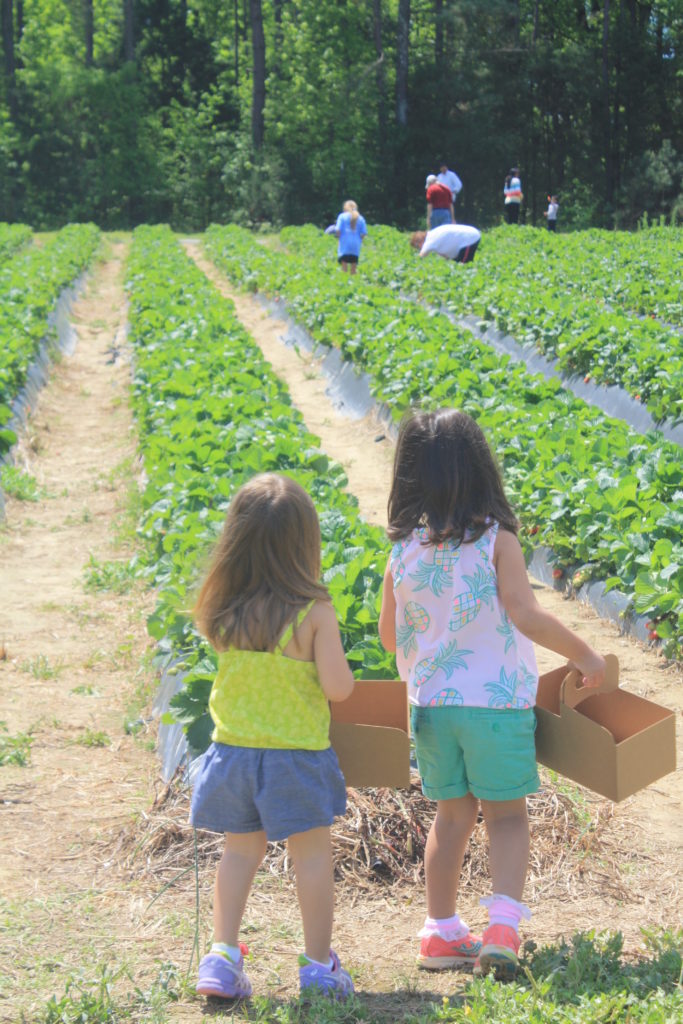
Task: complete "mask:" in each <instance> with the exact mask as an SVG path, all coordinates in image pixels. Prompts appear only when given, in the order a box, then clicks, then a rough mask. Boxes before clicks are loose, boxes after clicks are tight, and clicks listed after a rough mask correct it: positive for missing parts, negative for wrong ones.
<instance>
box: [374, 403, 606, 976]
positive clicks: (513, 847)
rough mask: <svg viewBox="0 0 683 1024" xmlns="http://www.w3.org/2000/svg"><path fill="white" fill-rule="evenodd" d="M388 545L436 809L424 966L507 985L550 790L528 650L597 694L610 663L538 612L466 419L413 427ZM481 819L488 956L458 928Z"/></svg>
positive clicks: (388, 616) (509, 515) (440, 415)
mask: <svg viewBox="0 0 683 1024" xmlns="http://www.w3.org/2000/svg"><path fill="white" fill-rule="evenodd" d="M388 534H389V538H390V539H391V540H393V541H394V542H395V543H394V547H393V550H392V552H391V557H390V559H389V562H388V564H387V569H386V573H385V576H384V588H383V593H382V610H381V614H380V620H379V632H380V637H381V639H382V642H383V644H384V646H385V647H386V648H387V650H390V651H396V662H397V665H398V670H399V673H400V675H401V678H402V679H405V680H407V682H408V692H409V700H410V704H411V731H412V735H413V737H414V740H415V749H416V754H417V763H418V767H419V770H420V775H421V777H422V789H423V792H424V793H425V795H426V796H427V797H429V798H430V799H431V800H434V801H436V817H435V819H434V822H433V823H432V827H431V829H430V832H429V836H428V838H427V844H426V848H425V875H426V884H427V915H428V916H427V920H426V921H425V925H424V928H423V929H422V931H421V932H420V936H421V938H422V943H421V946H420V953H419V956H418V963H419V964H420V966H421V967H426V968H428V969H432V970H434V969H441V968H444V967H455V966H458V965H459V964H463V963H474V965H475V971H476V972H478V973H486V972H487V971H490V970H493V971H494V972H495V974H496V976H497V977H499V978H502V979H505V978H510V977H512V976H513V975H514V973H515V971H516V969H517V951H518V949H519V936H518V933H517V928H518V924H519V921H520V919H521V918H522V917H528V916H529V911H528V908H527V907H526V906H525V905H524V904H523V903H522V902H521V901H522V895H523V889H524V881H525V878H526V872H527V864H528V858H529V821H528V818H527V809H526V796H527V794H529V793H533V792H535V791H536V790H537V789H538V786H539V780H538V773H537V771H536V755H535V747H534V730H535V717H534V704H535V698H536V687H537V683H538V672H537V669H536V659H535V656H534V650H533V644H532V641H534V642H535V643H538V644H540V645H541V646H542V647H547V648H549V649H550V650H551V651H556V652H557V653H558V654H561V655H563V656H564V657H566V658H568V659H570V660H571V661H572V662H573V663H574V665H575V666H576V667H577V668H578V669H579V670H580V671H581V672H582V674H583V677H584V679H583V681H584V684H585V685H586V686H596V685H598V684H599V683H600V682H601V680H602V679H603V677H604V673H605V662H604V659H603V658H602V657H601V656H600V655H599V654H597V653H596V652H595V651H594V650H592V648H590V647H589V646H588V644H586V643H584V642H583V641H582V640H580V639H579V637H578V636H576V635H575V634H574V633H572V632H571V631H570V630H568V629H566V628H565V626H563V625H562V623H561V622H560V621H559V620H558V619H556V618H555V617H554V616H553V615H551V614H550V613H548V612H546V611H544V610H543V609H542V608H541V607H540V605H539V604H538V603H537V601H536V598H535V596H534V592H533V590H532V589H531V586H530V584H529V580H528V577H527V574H526V567H525V564H524V556H523V554H522V549H521V547H520V544H519V541H518V539H517V520H516V518H515V515H514V513H513V511H512V509H511V508H510V505H509V504H508V501H507V498H506V496H505V493H504V490H503V484H502V480H501V477H500V473H499V470H498V467H497V465H496V462H495V460H494V457H493V454H492V452H491V450H490V448H489V446H488V444H487V441H486V438H485V437H484V434H483V433H482V431H481V429H480V428H479V426H478V425H477V424H476V422H475V421H474V420H473V419H472V418H471V417H470V416H468V415H467V414H466V413H463V412H459V411H456V410H455V409H442V410H440V411H438V412H422V413H413V414H411V415H410V416H408V418H407V419H405V420H404V422H403V423H402V425H401V429H400V431H399V437H398V442H397V446H396V453H395V459H394V476H393V484H392V488H391V493H390V496H389V528H388ZM480 803H481V810H482V813H483V816H484V822H485V824H486V829H487V831H488V837H489V845H490V851H489V863H490V868H491V875H492V882H493V893H492V895H491V896H489V897H486V898H485V899H483V900H482V903H483V904H484V905H485V906H487V907H488V908H489V926H488V928H487V929H486V931H485V932H484V935H483V936H482V939H481V940H480V939H478V938H476V937H475V936H473V935H471V934H470V931H469V928H468V927H467V925H466V924H465V923H464V922H463V921H462V920H461V918H460V917H459V915H458V914H457V912H456V897H457V892H458V882H459V877H460V871H461V868H462V863H463V858H464V855H465V849H466V847H467V842H468V840H469V837H470V835H471V833H472V830H473V828H474V825H475V823H476V821H477V815H478V811H479V806H480Z"/></svg>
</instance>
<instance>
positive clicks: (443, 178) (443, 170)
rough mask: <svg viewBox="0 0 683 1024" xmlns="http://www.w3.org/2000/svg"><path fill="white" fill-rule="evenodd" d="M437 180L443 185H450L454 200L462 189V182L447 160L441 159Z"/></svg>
mask: <svg viewBox="0 0 683 1024" xmlns="http://www.w3.org/2000/svg"><path fill="white" fill-rule="evenodd" d="M436 180H437V181H440V182H441V184H442V185H448V187H449V189H450V190H451V195H452V196H453V202H455V197H456V196H457V194H458V192H460V191H461V189H462V182H461V180H460V178H459V177H458V175H457V174H456V173H455V171H451V170H450V169H449V167H448V164H447V163H446V161H445V160H439V173H438V174H437V176H436Z"/></svg>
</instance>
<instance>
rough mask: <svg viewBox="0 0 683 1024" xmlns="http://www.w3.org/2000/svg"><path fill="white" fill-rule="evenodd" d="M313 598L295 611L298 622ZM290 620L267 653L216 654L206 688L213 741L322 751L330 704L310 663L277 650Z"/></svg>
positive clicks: (283, 643)
mask: <svg viewBox="0 0 683 1024" xmlns="http://www.w3.org/2000/svg"><path fill="white" fill-rule="evenodd" d="M312 605H313V602H311V604H309V605H308V606H307V607H306V608H304V609H302V611H300V612H299V614H298V616H297V618H296V623H297V625H299V623H300V622H303V620H304V618H305V617H306V615H307V614H308V612H309V611H310V609H311V607H312ZM292 628H293V624H290V625H289V626H288V627H287V629H286V630H285V632H284V633H283V634H282V636H281V637H280V640H279V642H278V645H277V647H276V648H275V650H274V651H273V652H272V653H271V652H270V651H238V650H235V649H234V648H231V649H229V650H227V651H223V652H222V653H221V654H219V655H218V673H217V675H216V678H215V680H214V683H213V686H212V687H211V695H210V697H209V711H210V713H211V718H212V719H213V722H214V725H215V728H214V730H213V734H212V736H211V739H212V740H213V741H214V743H230V744H232V745H233V746H236V747H266V748H268V749H275V750H327V748H328V747H329V745H330V706H329V704H328V701H327V697H326V696H325V694H324V693H323V691H322V689H321V686H320V682H319V680H318V672H317V669H316V667H315V664H314V663H313V662H312V661H297V660H296V659H295V658H286V657H285V656H284V655H283V653H282V651H283V650H284V649H285V647H286V646H287V644H288V643H289V641H290V639H291V636H292Z"/></svg>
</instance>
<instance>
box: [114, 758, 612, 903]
mask: <svg viewBox="0 0 683 1024" xmlns="http://www.w3.org/2000/svg"><path fill="white" fill-rule="evenodd" d="M528 805H529V819H530V825H531V837H532V840H531V861H530V867H529V874H528V885H529V888H528V890H527V891H528V892H529V893H530V894H531V893H533V894H534V895H540V894H542V893H546V892H548V891H550V890H552V891H553V893H554V895H556V896H559V897H560V898H562V897H563V896H564V897H566V898H571V897H572V895H575V893H576V891H577V889H578V888H582V883H584V882H585V883H586V884H591V885H594V884H595V883H596V882H598V883H599V884H600V886H601V889H602V891H603V893H604V892H605V891H606V890H608V891H610V892H611V894H612V895H613V896H615V897H617V898H619V897H620V896H621V895H623V894H625V893H626V891H627V886H626V884H625V883H622V877H621V875H622V871H621V869H622V868H623V866H624V863H625V862H626V861H628V859H629V856H628V851H629V848H630V847H629V843H630V841H632V834H631V832H630V829H629V827H628V822H621V821H616V820H615V819H613V812H614V807H613V805H612V804H611V803H609V802H599V801H597V800H595V802H588V798H586V801H585V802H584V800H580V801H579V802H576V800H575V799H573V798H572V797H571V796H568V795H566V794H565V793H563V792H561V791H560V790H558V789H556V788H555V787H554V786H553V785H551V784H550V783H549V782H547V781H546V782H545V783H544V784H543V785H542V787H541V789H540V790H539V792H538V793H536V794H534V795H533V796H531V797H529V798H528ZM188 810H189V792H188V789H187V787H186V786H185V785H184V784H183V782H182V779H181V776H180V774H179V775H178V776H176V778H175V779H173V780H172V782H171V783H170V784H169V785H167V786H165V787H164V788H163V789H162V790H161V791H160V792H159V793H158V794H157V796H156V798H155V800H154V804H153V806H152V807H151V809H150V811H149V812H148V813H144V814H143V815H142V817H141V818H140V819H138V821H137V822H135V823H134V824H133V825H131V826H130V827H129V828H128V829H126V830H124V831H122V832H121V833H120V834H119V836H118V837H117V839H116V842H115V844H114V848H112V846H111V845H110V846H109V848H108V850H107V856H108V859H109V860H110V862H111V860H114V861H117V862H118V863H119V865H120V867H121V868H122V869H123V870H124V871H125V872H126V873H127V874H129V875H133V876H135V877H140V876H143V875H146V874H153V876H154V878H155V880H156V882H157V883H162V885H168V884H172V883H173V881H174V880H175V879H176V878H179V877H181V876H184V875H186V874H187V873H189V872H190V871H194V870H195V848H196V860H197V869H198V870H199V871H203V870H204V869H205V868H208V867H209V866H210V867H211V868H214V867H215V865H216V864H217V862H218V859H219V857H220V853H221V850H222V846H223V837H222V836H217V835H213V834H212V833H209V832H202V831H198V832H196V834H195V832H194V830H193V828H192V826H191V825H190V824H189V823H188ZM433 817H434V804H433V803H432V802H431V801H429V800H427V799H426V798H425V797H424V796H423V795H422V792H421V790H420V785H419V780H418V779H417V777H415V778H414V779H413V782H412V786H411V788H410V790H393V789H362V790H354V789H349V790H348V807H347V813H346V815H345V817H344V818H341V819H337V821H336V822H335V824H334V826H333V828H332V837H333V848H334V856H335V867H336V875H337V882H338V884H340V885H342V886H345V885H348V886H349V887H351V888H353V889H354V891H355V892H356V893H358V894H361V893H362V892H366V893H369V892H370V891H372V890H374V891H377V890H378V889H381V890H383V889H385V888H386V887H387V886H400V885H415V884H416V883H421V882H422V881H423V879H424V868H423V857H424V847H425V841H426V839H427V834H428V832H429V828H430V825H431V823H432V819H433ZM264 867H265V868H266V869H267V870H269V871H270V872H271V873H273V874H274V875H278V876H280V877H282V876H286V875H288V874H289V872H290V863H289V857H288V854H287V848H286V845H285V844H283V843H277V844H273V845H269V847H268V853H267V856H266V860H265V864H264ZM488 878H489V875H488V856H487V838H486V831H485V828H484V825H483V823H482V822H481V821H479V823H478V824H477V826H476V828H475V830H474V834H473V836H472V839H471V840H470V844H469V848H468V852H467V855H466V859H465V864H464V868H463V876H462V883H461V884H462V885H463V886H467V885H470V886H472V887H473V888H474V889H476V890H481V889H483V888H485V887H486V885H487V883H488Z"/></svg>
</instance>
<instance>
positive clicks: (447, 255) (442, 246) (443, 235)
mask: <svg viewBox="0 0 683 1024" xmlns="http://www.w3.org/2000/svg"><path fill="white" fill-rule="evenodd" d="M480 240H481V231H479V229H478V228H474V227H472V226H471V225H470V224H442V225H441V226H440V227H438V228H432V230H431V231H415V232H413V234H412V235H411V236H410V244H411V245H412V246H413V248H414V249H419V250H420V256H428V255H429V253H430V252H435V253H436V254H437V255H438V256H443V258H444V259H446V260H455V262H456V263H471V262H472V260H473V259H474V255H475V253H476V251H477V246H478V245H479V242H480Z"/></svg>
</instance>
